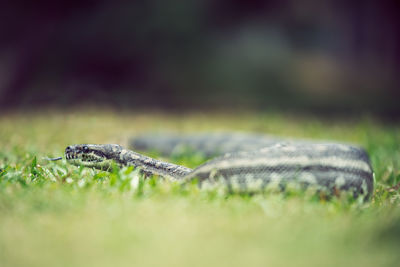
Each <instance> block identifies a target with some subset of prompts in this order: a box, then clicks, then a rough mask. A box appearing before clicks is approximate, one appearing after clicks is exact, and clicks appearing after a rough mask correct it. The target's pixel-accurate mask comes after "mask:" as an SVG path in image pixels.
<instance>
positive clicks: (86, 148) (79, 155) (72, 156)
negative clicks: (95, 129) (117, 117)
mask: <svg viewBox="0 0 400 267" xmlns="http://www.w3.org/2000/svg"><path fill="white" fill-rule="evenodd" d="M121 151H122V147H121V146H120V145H114V144H107V145H92V144H81V145H71V146H68V147H67V148H66V149H65V158H66V159H67V161H68V162H70V163H72V164H74V165H77V166H86V167H93V168H97V169H110V168H111V166H112V161H113V160H116V159H119V154H120V153H121Z"/></svg>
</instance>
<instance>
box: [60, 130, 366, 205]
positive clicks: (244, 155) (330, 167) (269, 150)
mask: <svg viewBox="0 0 400 267" xmlns="http://www.w3.org/2000/svg"><path fill="white" fill-rule="evenodd" d="M206 136H207V135H206V134H205V135H199V136H195V137H186V139H185V138H184V139H180V140H181V142H180V141H178V139H179V137H177V136H172V135H171V136H168V137H166V136H164V137H163V139H162V140H160V139H157V138H154V136H153V137H148V136H147V137H145V138H144V137H139V138H136V139H134V140H133V141H132V142H131V143H132V144H133V145H134V146H135V147H136V148H138V149H141V150H144V149H150V148H152V146H160V151H161V152H162V153H164V154H168V153H171V152H173V151H174V149H175V150H176V147H177V146H178V147H179V146H181V143H185V142H186V143H188V144H190V145H191V146H192V147H191V149H199V150H200V151H201V152H203V153H204V154H205V155H212V154H214V155H215V154H218V153H224V155H222V156H219V157H216V158H213V159H211V160H209V161H207V162H206V163H204V164H201V165H200V166H198V167H197V168H195V169H193V170H192V169H189V168H186V167H183V166H179V165H175V164H171V163H167V162H162V161H159V160H156V159H153V158H150V157H147V156H144V155H141V154H139V153H136V152H133V151H131V150H128V149H124V148H122V147H121V146H119V145H112V144H107V145H90V144H83V145H73V146H69V147H67V148H66V150H65V156H66V159H67V160H68V161H70V162H71V163H73V164H75V165H84V166H88V167H95V168H100V169H107V168H109V167H110V165H111V161H114V162H116V163H117V164H119V165H122V166H129V165H132V166H135V167H138V168H140V169H141V170H142V171H143V172H144V173H146V174H149V175H153V174H154V175H159V176H162V177H165V178H167V179H171V180H177V181H183V182H186V181H190V180H192V179H194V178H197V179H198V180H199V182H200V185H201V186H202V187H203V186H204V187H206V186H210V185H211V186H212V185H218V186H219V185H221V184H222V185H224V186H226V187H227V188H228V189H229V191H231V192H246V193H247V192H248V193H253V192H260V191H268V190H280V191H281V190H285V189H286V188H296V189H297V188H300V189H301V190H303V189H304V190H305V189H307V190H308V189H312V190H317V192H324V193H326V194H328V195H332V194H335V195H337V194H340V193H341V192H348V193H350V194H352V195H353V196H354V197H362V198H363V199H365V200H367V199H369V198H370V196H371V194H372V192H373V171H372V168H371V165H370V162H369V158H368V155H367V154H366V152H365V151H364V150H363V149H362V148H358V147H355V146H351V145H344V144H335V143H322V142H320V143H319V142H309V141H277V139H274V138H269V137H264V136H257V138H255V139H254V136H253V135H236V134H234V135H230V136H228V137H227V138H226V137H225V138H223V137H222V135H214V137H217V138H213V137H212V136H210V135H208V137H206ZM151 138H153V142H152V143H151V142H148V143H147V144H150V143H151V144H152V146H145V145H144V144H145V143H146V142H147V141H148V140H149V139H151ZM144 139H145V140H144ZM207 139H208V140H209V143H208V144H213V145H212V146H211V145H210V146H209V147H207V146H204V145H202V144H206V143H207ZM168 140H173V142H169V141H168ZM193 140H195V141H193ZM238 140H239V141H238ZM250 140H251V141H250ZM145 141H146V142H145ZM182 141H183V142H182ZM246 141H249V142H247V143H246ZM162 144H164V146H163V145H162ZM202 148H204V149H202ZM237 150H242V151H240V152H234V151H237ZM216 151H217V152H216ZM226 152H228V153H226Z"/></svg>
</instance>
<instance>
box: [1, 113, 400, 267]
mask: <svg viewBox="0 0 400 267" xmlns="http://www.w3.org/2000/svg"><path fill="white" fill-rule="evenodd" d="M0 125H1V127H0V147H1V149H0V168H1V170H0V266H92V265H96V266H110V265H113V266H133V265H134V266H150V265H152V266H153V265H154V266H160V265H170V266H205V265H212V266H214V265H215V266H266V265H271V266H274V265H281V266H286V265H296V266H297V265H303V266H306V265H323V266H338V265H346V266H348V265H355V266H395V265H396V263H398V261H399V260H400V256H399V254H398V247H399V245H400V194H399V190H389V188H390V187H392V186H394V185H396V184H397V183H398V182H400V166H399V164H400V127H398V126H393V125H386V124H383V123H380V122H379V121H377V120H373V119H371V118H368V117H365V118H363V119H360V120H356V119H345V120H343V119H342V120H339V119H336V120H334V121H332V120H330V121H324V120H319V119H317V118H312V117H307V116H294V115H281V114H258V113H248V114H240V115H238V114H226V113H218V114H211V113H210V114H201V113H191V114H169V115H165V114H162V113H157V112H150V113H147V112H138V113H134V112H131V113H128V112H126V113H116V112H112V111H101V110H94V111H79V112H65V113H63V112H42V113H34V114H27V113H14V114H7V115H3V116H2V117H1V118H0ZM214 130H224V131H244V132H260V133H266V134H273V135H279V136H291V137H297V138H318V139H333V140H337V141H343V142H351V143H356V144H359V145H362V146H364V147H365V148H366V149H367V151H368V153H369V155H370V157H371V161H372V164H373V167H374V170H375V176H376V184H375V194H374V196H373V198H372V200H371V201H370V202H368V203H363V204H362V203H358V202H356V201H348V200H346V199H333V200H332V201H324V200H323V199H322V200H321V199H320V198H315V197H310V196H307V195H304V194H258V195H253V196H248V195H234V194H233V195H232V194H226V193H225V192H223V191H221V190H211V191H202V190H199V189H198V187H197V186H196V185H195V184H190V185H187V186H185V187H182V186H180V185H178V184H174V183H168V182H166V181H162V180H160V179H158V178H157V177H153V178H151V179H146V180H145V179H143V177H142V176H141V175H140V174H139V173H138V171H137V170H134V169H132V168H123V169H121V170H116V171H114V172H112V173H108V172H102V171H97V170H92V169H87V168H78V167H74V166H71V165H68V164H67V163H66V162H65V161H61V162H47V161H46V160H44V159H43V157H47V156H49V157H55V156H60V155H61V154H62V153H63V150H64V149H65V147H66V146H67V145H69V144H76V143H119V144H122V145H126V144H127V140H128V138H129V137H130V136H132V135H134V134H140V133H144V132H148V131H152V132H163V131H179V132H188V133H189V132H199V131H214ZM150 154H152V155H154V156H157V153H156V152H152V153H150ZM164 159H166V160H169V161H172V162H175V163H178V164H183V165H186V166H189V167H195V166H197V165H198V164H200V163H201V162H203V161H204V160H205V159H204V158H202V157H201V156H200V155H198V154H191V153H188V154H184V155H179V156H174V157H173V158H169V159H168V158H164Z"/></svg>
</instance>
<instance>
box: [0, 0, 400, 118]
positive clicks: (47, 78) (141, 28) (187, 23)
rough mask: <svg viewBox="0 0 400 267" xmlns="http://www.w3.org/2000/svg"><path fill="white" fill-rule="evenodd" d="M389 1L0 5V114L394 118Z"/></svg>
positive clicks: (398, 68)
mask: <svg viewBox="0 0 400 267" xmlns="http://www.w3.org/2000/svg"><path fill="white" fill-rule="evenodd" d="M399 11H400V1H398V0H393V1H372V0H363V1H362V0H360V1H345V0H331V1H321V0H302V1H298V0H297V1H296V0H291V1H285V0H273V1H256V0H253V1H251V0H248V1H239V0H233V1H227V0H219V1H218V0H197V1H195V0H182V1H179V0H146V1H84V0H82V1H65V0H63V1H50V0H42V1H2V2H1V4H0V20H1V21H0V22H1V24H0V59H1V60H0V105H1V108H2V109H10V108H11V109H20V108H38V107H46V106H49V107H60V108H66V107H71V106H82V105H84V106H85V105H104V106H111V107H117V108H118V107H120V108H161V109H171V110H174V109H177V110H180V109H212V108H218V109H221V108H222V109H224V108H225V109H236V108H249V109H256V110H259V109H260V110H270V109H271V110H285V111H286V110H294V111H305V112H312V113H318V114H320V113H321V114H324V113H346V114H347V113H358V112H367V113H373V114H378V115H382V116H385V117H391V118H399V117H400V105H399V103H398V102H399V101H398V99H399V97H400V90H399V84H400V83H399V80H400V79H399V74H400V19H399V14H400V13H399Z"/></svg>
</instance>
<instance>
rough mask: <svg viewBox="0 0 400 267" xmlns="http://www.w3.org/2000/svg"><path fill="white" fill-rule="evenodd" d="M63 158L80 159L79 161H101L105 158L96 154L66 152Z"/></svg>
mask: <svg viewBox="0 0 400 267" xmlns="http://www.w3.org/2000/svg"><path fill="white" fill-rule="evenodd" d="M65 158H66V159H67V160H74V161H81V162H102V161H104V160H106V158H104V157H101V156H98V155H96V154H81V153H66V154H65Z"/></svg>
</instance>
